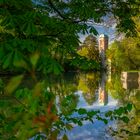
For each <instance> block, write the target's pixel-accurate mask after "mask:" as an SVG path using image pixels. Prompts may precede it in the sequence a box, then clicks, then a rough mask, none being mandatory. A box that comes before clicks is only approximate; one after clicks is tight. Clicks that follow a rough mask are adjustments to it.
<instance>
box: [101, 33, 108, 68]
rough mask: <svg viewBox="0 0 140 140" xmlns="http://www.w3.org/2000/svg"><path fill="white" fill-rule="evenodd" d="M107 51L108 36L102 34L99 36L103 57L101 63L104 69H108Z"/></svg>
mask: <svg viewBox="0 0 140 140" xmlns="http://www.w3.org/2000/svg"><path fill="white" fill-rule="evenodd" d="M107 49H108V36H107V35H104V34H101V35H100V36H99V53H100V56H101V63H102V67H103V68H106V57H105V52H106V50H107Z"/></svg>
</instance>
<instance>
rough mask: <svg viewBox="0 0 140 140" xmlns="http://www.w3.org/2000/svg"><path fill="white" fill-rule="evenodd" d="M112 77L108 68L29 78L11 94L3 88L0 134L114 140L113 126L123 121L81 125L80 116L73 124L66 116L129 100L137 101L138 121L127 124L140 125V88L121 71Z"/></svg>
mask: <svg viewBox="0 0 140 140" xmlns="http://www.w3.org/2000/svg"><path fill="white" fill-rule="evenodd" d="M110 79H111V80H108V78H107V76H106V74H105V73H102V74H100V73H77V74H75V73H67V74H65V75H61V76H59V77H54V76H49V77H47V78H46V79H45V80H44V79H43V80H42V79H41V80H40V81H39V82H37V83H35V82H34V81H33V82H31V81H32V80H30V82H26V81H28V80H26V79H25V80H24V81H23V83H21V85H20V87H18V88H17V90H15V92H13V93H12V94H11V95H9V94H7V93H6V94H1V93H0V94H1V95H0V139H5V140H6V139H11V140H12V139H20V140H22V139H23V140H25V139H29V138H31V139H32V140H35V139H37V138H38V136H40V137H42V139H46V138H47V139H50V140H52V139H62V137H63V136H64V134H66V135H67V136H68V138H69V139H70V140H85V139H86V140H87V139H90V140H93V139H94V140H105V139H106V140H112V139H114V138H113V137H112V136H111V135H110V133H109V132H108V126H110V125H111V126H114V128H117V129H121V128H123V127H124V124H123V123H122V122H120V121H117V122H112V121H109V123H108V125H105V124H104V123H103V122H102V121H99V120H97V119H95V120H94V124H92V123H91V122H89V121H84V125H83V126H82V127H81V126H80V125H81V122H80V121H78V122H76V123H74V121H75V120H74V119H73V122H72V123H68V119H67V120H66V119H65V118H64V116H66V117H67V118H69V117H72V115H75V117H77V116H76V113H75V114H73V111H74V109H76V108H85V109H87V110H89V111H90V110H98V109H100V111H101V112H102V113H103V112H106V111H108V110H111V109H112V110H113V109H115V108H117V107H118V106H119V105H125V104H127V103H128V102H132V103H133V104H134V105H135V111H134V112H132V114H131V116H133V117H134V118H135V119H133V120H132V122H133V124H132V122H131V123H130V124H128V125H126V124H125V126H126V128H127V127H129V128H132V127H131V126H133V127H134V128H137V126H138V124H139V123H140V120H139V119H138V118H140V116H139V114H140V113H139V110H140V109H139V106H140V103H139V101H140V97H139V94H140V91H139V90H138V89H132V88H130V89H129V88H128V89H124V88H123V86H122V85H123V84H122V83H121V78H120V76H119V75H112V77H111V78H110ZM27 83H28V84H29V83H30V85H29V86H28V84H27ZM31 85H32V87H31ZM127 87H129V86H127ZM2 90H4V89H3V88H2ZM58 114H59V115H58ZM101 115H102V114H101ZM136 125H137V126H136ZM62 128H64V129H62ZM63 130H66V131H63ZM68 130H69V131H68ZM38 139H39V138H38Z"/></svg>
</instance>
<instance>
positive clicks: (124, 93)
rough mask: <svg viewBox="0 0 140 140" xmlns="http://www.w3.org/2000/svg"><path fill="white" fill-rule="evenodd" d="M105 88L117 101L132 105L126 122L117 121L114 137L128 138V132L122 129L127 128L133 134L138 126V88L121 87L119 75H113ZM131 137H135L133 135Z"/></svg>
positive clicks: (139, 101)
mask: <svg viewBox="0 0 140 140" xmlns="http://www.w3.org/2000/svg"><path fill="white" fill-rule="evenodd" d="M107 88H108V90H110V93H111V95H112V96H113V97H114V98H115V99H118V103H119V104H121V105H123V106H125V105H126V104H127V103H132V104H133V105H134V107H133V110H132V111H131V112H130V113H128V114H127V117H128V118H129V119H130V121H129V122H128V123H127V124H126V123H123V122H122V121H117V131H118V132H117V133H118V136H116V137H119V136H121V137H123V138H125V139H128V138H129V133H128V134H126V133H122V130H128V131H130V132H132V135H135V132H137V131H138V129H139V127H140V108H139V107H140V90H139V89H123V87H122V83H121V79H120V75H119V74H117V75H113V76H112V78H111V82H108V83H107ZM133 139H135V138H134V137H133Z"/></svg>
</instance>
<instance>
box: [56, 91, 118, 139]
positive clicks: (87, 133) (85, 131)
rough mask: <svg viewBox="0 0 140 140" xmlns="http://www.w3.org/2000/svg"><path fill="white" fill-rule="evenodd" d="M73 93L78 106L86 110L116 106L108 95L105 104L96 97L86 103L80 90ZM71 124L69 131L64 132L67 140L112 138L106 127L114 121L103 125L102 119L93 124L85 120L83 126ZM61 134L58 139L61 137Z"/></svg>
mask: <svg viewBox="0 0 140 140" xmlns="http://www.w3.org/2000/svg"><path fill="white" fill-rule="evenodd" d="M75 94H76V95H78V96H79V102H78V108H85V109H87V110H98V109H100V111H101V112H106V111H108V110H112V109H115V108H116V107H117V101H116V100H114V99H113V98H112V97H111V96H110V95H108V103H107V104H106V105H102V104H100V103H99V100H98V99H97V100H96V101H95V102H94V103H93V104H92V105H88V103H87V102H86V100H85V99H84V97H83V95H82V91H77V92H75ZM96 94H98V92H96ZM73 126H74V128H73V129H72V130H71V131H68V132H66V134H67V136H68V138H69V140H113V138H112V137H111V136H110V135H109V133H108V127H109V126H111V127H115V123H114V122H109V123H108V124H107V125H105V124H104V123H103V122H102V121H99V120H94V123H93V124H92V123H91V122H89V121H86V122H84V125H83V126H77V125H73ZM62 135H63V134H62ZM62 135H61V136H62ZM61 136H60V137H59V138H58V140H60V139H61Z"/></svg>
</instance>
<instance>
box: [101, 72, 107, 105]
mask: <svg viewBox="0 0 140 140" xmlns="http://www.w3.org/2000/svg"><path fill="white" fill-rule="evenodd" d="M105 84H106V75H105V73H103V74H102V79H101V84H100V88H99V103H101V104H103V105H106V104H107V103H108V93H107V92H106V88H105Z"/></svg>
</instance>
